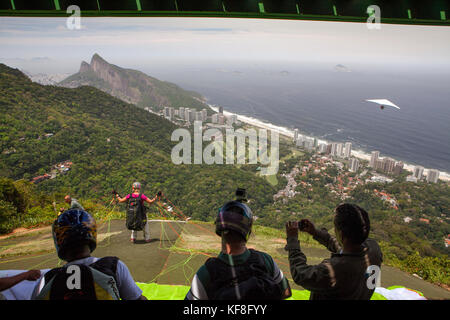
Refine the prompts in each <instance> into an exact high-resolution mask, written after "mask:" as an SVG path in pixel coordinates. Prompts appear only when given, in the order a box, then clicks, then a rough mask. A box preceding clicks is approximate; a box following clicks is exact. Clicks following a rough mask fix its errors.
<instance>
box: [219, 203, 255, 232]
mask: <svg viewBox="0 0 450 320" xmlns="http://www.w3.org/2000/svg"><path fill="white" fill-rule="evenodd" d="M252 224H253V214H252V210H251V209H250V208H249V207H248V206H247V205H246V204H244V203H241V202H239V201H230V202H227V203H225V205H224V206H223V207H222V208H220V209H219V213H218V214H217V217H216V221H215V225H216V234H217V235H219V236H222V232H223V231H225V230H232V231H235V232H237V233H239V234H240V235H242V236H243V237H244V239H245V241H247V240H248V237H249V236H250V233H251V231H252Z"/></svg>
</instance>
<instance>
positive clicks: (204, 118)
mask: <svg viewBox="0 0 450 320" xmlns="http://www.w3.org/2000/svg"><path fill="white" fill-rule="evenodd" d="M207 119H208V111H207V110H206V109H202V121H204V122H206V120H207Z"/></svg>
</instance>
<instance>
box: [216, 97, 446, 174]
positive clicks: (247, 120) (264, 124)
mask: <svg viewBox="0 0 450 320" xmlns="http://www.w3.org/2000/svg"><path fill="white" fill-rule="evenodd" d="M208 106H209V107H210V108H211V109H212V110H213V111H215V112H219V108H218V107H216V106H214V105H211V104H208ZM223 114H224V115H225V116H231V115H236V116H237V119H238V120H239V121H241V122H244V123H248V124H250V125H252V126H255V127H259V128H263V129H266V130H274V131H277V132H278V133H279V134H281V135H284V136H286V137H289V138H291V139H293V138H294V131H293V130H290V129H288V128H286V127H281V126H276V125H274V124H272V123H268V122H264V121H261V120H259V119H256V118H252V117H248V116H243V115H239V114H237V113H233V112H229V111H225V110H224V111H223ZM309 138H314V137H309ZM318 142H319V144H320V143H325V144H328V143H329V142H328V141H326V140H321V139H318ZM352 155H353V156H354V157H355V158H359V159H362V160H367V161H369V160H370V156H371V155H370V154H369V153H367V152H364V151H363V150H358V149H352ZM394 160H395V159H394ZM415 166H416V165H413V164H409V163H405V162H404V166H403V168H404V169H405V170H407V171H410V172H414V167H415ZM429 169H430V168H425V169H424V172H427V171H428V170H429ZM439 179H441V180H443V181H450V174H449V173H448V172H445V171H440V173H439Z"/></svg>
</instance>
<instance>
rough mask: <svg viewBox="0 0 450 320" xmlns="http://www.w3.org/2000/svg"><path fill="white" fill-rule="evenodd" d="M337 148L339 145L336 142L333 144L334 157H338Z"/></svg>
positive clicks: (332, 152)
mask: <svg viewBox="0 0 450 320" xmlns="http://www.w3.org/2000/svg"><path fill="white" fill-rule="evenodd" d="M337 146H338V144H337V143H336V142H333V143H331V150H330V154H331V155H332V156H334V157H336V156H337Z"/></svg>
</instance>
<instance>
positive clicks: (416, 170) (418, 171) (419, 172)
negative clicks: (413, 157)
mask: <svg viewBox="0 0 450 320" xmlns="http://www.w3.org/2000/svg"><path fill="white" fill-rule="evenodd" d="M423 170H424V167H422V166H416V167H414V177H416V178H417V180H421V179H422V178H423Z"/></svg>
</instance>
